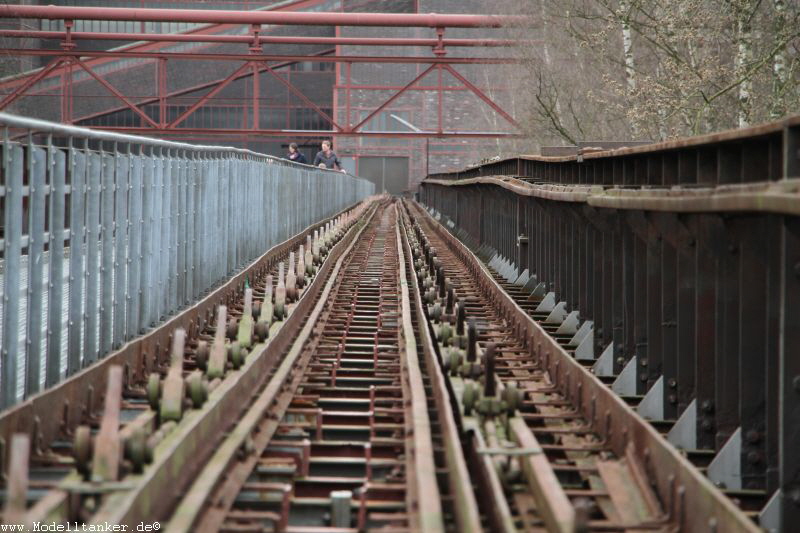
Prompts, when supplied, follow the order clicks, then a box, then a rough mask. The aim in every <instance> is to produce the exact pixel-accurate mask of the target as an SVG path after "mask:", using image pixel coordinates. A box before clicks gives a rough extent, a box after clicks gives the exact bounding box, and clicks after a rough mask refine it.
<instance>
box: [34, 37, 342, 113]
mask: <svg viewBox="0 0 800 533" xmlns="http://www.w3.org/2000/svg"><path fill="white" fill-rule="evenodd" d="M332 51H333V49H329V50H322V51H320V52H316V53H314V54H312V57H318V56H317V54H319V55H322V54H329V53H331V52H332ZM159 63H160V64H163V67H162V68H163V69H164V70H163V71H162V73H161V74H159V75H157V76H156V77H159V76H161V75H163V76H162V77H161V78H159V87H158V96H155V97H153V96H149V97H143V98H144V100H142V101H140V102H139V105H140V106H145V105H148V104H154V103H158V104H159V108H160V109H161V107H162V102H163V109H164V115H163V116H164V117H165V118H164V119H163V120H164V121H166V107H167V103H166V102H167V99H174V98H176V97H180V96H182V95H185V94H189V93H193V92H195V91H201V90H203V89H208V88H210V87H214V86H216V85H217V84H219V83H222V82H223V81H224V79H223V78H219V79H216V80H213V81H210V82H204V83H201V84H198V85H193V86H191V87H185V88H183V89H178V90H177V91H173V92H171V93H167V87H166V60H163V59H162V60H160V61H159ZM295 63H296V62H294V61H287V62H284V63H273V64H272V65H270V67H272V68H273V69H277V68H283V67H287V66H290V65H293V64H295ZM159 70H160V69H159ZM259 71H260V72H265V71H266V68H264V69H262V67H259ZM252 75H253V73H252V72H248V71H245V72H240V73H239V75H238V76H237V77H236V79H241V78H246V77H248V76H252ZM162 83H163V86H162ZM33 94H36V93H33ZM29 95H30V93H29ZM125 108H126V106H120V107H116V108H112V109H108V110H106V111H101V112H98V113H91V114H89V115H85V116H82V117H78V118H75V119H74V120H75V121H80V120H90V119H93V118H97V117H101V116H105V115H110V114H113V113H116V112H118V111H123V110H124V109H125ZM163 126H164V127H166V122H164V124H163Z"/></svg>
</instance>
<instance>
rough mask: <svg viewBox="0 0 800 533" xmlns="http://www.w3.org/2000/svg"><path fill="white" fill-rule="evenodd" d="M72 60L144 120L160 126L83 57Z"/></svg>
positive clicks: (151, 124) (153, 125)
mask: <svg viewBox="0 0 800 533" xmlns="http://www.w3.org/2000/svg"><path fill="white" fill-rule="evenodd" d="M72 61H73V62H75V64H76V65H78V66H79V67H81V68H82V69H83V70H85V71H86V73H87V74H89V75H90V76H91V77H93V78H94V79H96V80H97V82H98V83H99V84H100V85H102V86H103V87H105V88H106V89H108V90H109V91H110V92H111V93H112V94H113V95H114V96H116V97H117V98H119V99H120V100H122V101H123V103H125V105H126V106H128V107H129V108H130V109H131V111H133V112H134V113H136V114H137V115H139V116H140V117H141V118H142V120H144V121H145V122H147V123H148V124H150V126H152V127H153V128H157V127H158V124H156V123H155V122H154V121H153V119H151V118H150V117H148V116H147V113H145V112H144V111H142V110H141V109H139V107H137V106H136V104H134V103H133V102H131V101H130V100H128V98H127V97H126V96H125V95H124V94H122V93H121V92H119V90H117V88H116V87H114V86H113V85H111V84H110V83H108V81H106V80H105V79H104V78H102V77H100V76H98V75H97V73H95V72H94V71H93V70H92V69H91V68H89V66H88V65H86V63H84V62H83V61H81V59H80V58H79V57H73V58H72Z"/></svg>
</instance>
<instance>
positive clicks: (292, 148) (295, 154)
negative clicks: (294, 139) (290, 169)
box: [286, 143, 308, 164]
mask: <svg viewBox="0 0 800 533" xmlns="http://www.w3.org/2000/svg"><path fill="white" fill-rule="evenodd" d="M286 159H288V160H290V161H294V162H295V163H304V164H308V160H307V159H306V156H304V155H303V154H302V153H300V151H299V150H298V149H297V143H292V144H290V145H289V153H288V154H287V155H286Z"/></svg>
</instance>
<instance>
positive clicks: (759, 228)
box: [419, 117, 800, 531]
mask: <svg viewBox="0 0 800 533" xmlns="http://www.w3.org/2000/svg"><path fill="white" fill-rule="evenodd" d="M579 157H580V156H572V157H563V158H549V159H548V158H538V159H533V158H518V159H512V160H508V161H507V162H493V163H490V164H487V165H484V166H481V167H475V168H471V169H467V170H465V171H463V172H461V173H452V174H449V175H448V174H445V175H443V174H440V175H436V176H429V177H428V178H427V179H426V180H424V181H423V182H422V184H421V186H420V190H419V199H420V202H422V203H423V204H424V205H425V206H427V207H428V208H431V209H433V210H434V212H435V213H436V215H437V216H438V217H439V219H440V220H441V222H442V223H443V224H445V225H446V227H448V228H450V229H451V230H452V232H453V233H454V234H456V235H457V236H458V237H459V238H460V239H461V240H462V241H464V242H465V243H466V244H467V245H468V246H471V247H472V248H473V249H474V250H476V252H477V253H478V254H479V255H480V256H481V257H482V258H483V259H485V260H486V262H487V263H488V264H489V265H491V266H492V267H494V268H495V269H496V270H497V271H498V272H500V274H501V275H502V276H504V277H505V279H506V280H507V281H508V282H509V284H512V285H513V284H517V285H523V286H522V287H515V290H518V291H520V292H522V291H523V290H524V291H525V293H527V294H531V295H533V293H535V298H531V299H532V300H535V301H538V300H536V298H540V297H544V298H546V299H547V300H548V302H549V303H547V305H545V306H543V307H542V309H540V311H541V310H543V309H548V310H553V309H558V310H559V313H561V315H558V316H561V317H566V316H567V313H572V319H573V320H575V321H576V322H575V324H576V326H577V324H578V323H579V321H580V324H581V331H582V332H583V333H584V335H583V336H582V337H580V343H578V342H575V343H574V344H572V345H571V349H574V356H575V358H576V359H579V360H583V361H584V362H585V364H587V365H592V369H593V372H594V373H595V374H596V375H597V376H599V377H600V378H602V379H604V380H606V381H607V382H608V383H609V384H611V387H612V389H613V390H614V391H615V392H617V393H618V394H620V395H621V396H624V397H626V398H627V399H628V400H629V401H630V402H631V405H636V409H637V411H638V412H639V413H640V414H641V415H642V416H644V417H646V418H649V419H651V420H654V421H656V422H657V423H658V424H660V426H659V427H660V428H661V429H662V430H664V431H665V432H666V430H667V429H668V430H669V432H668V433H667V438H668V440H669V441H670V442H672V443H673V444H675V445H676V446H678V447H680V448H683V449H686V450H689V451H690V454H689V455H690V457H703V454H705V458H706V459H705V460H706V462H707V465H708V466H707V469H706V471H707V475H708V477H709V478H710V479H711V480H712V481H713V482H715V483H717V484H718V485H720V486H722V487H725V488H726V490H727V491H729V492H730V493H731V494H733V495H734V496H736V494H737V493H736V491H746V492H747V493H748V494H749V497H750V500H749V501H748V504H747V505H748V506H749V507H748V508H749V509H754V510H759V509H760V510H761V514H760V517H759V521H760V522H759V523H760V525H761V526H762V527H765V528H766V529H768V530H778V531H783V530H787V531H788V530H789V529H791V528H790V527H789V526H788V524H792V523H797V521H798V520H800V454H798V453H797V452H796V451H797V450H798V449H800V430H799V429H798V427H799V426H798V424H799V423H800V117H792V118H789V119H786V120H784V121H782V122H776V123H773V124H767V125H763V126H757V127H754V128H751V129H746V130H737V131H731V132H723V133H718V134H714V135H709V136H706V137H699V138H688V139H680V140H676V141H670V142H667V143H663V144H660V145H652V146H645V147H637V148H628V149H625V150H619V151H614V152H608V153H605V154H590V155H585V156H584V157H583V159H580V158H579ZM509 163H510V164H509ZM503 173H506V174H505V175H503ZM514 176H516V178H515V177H514ZM551 304H552V305H551ZM554 313H555V312H554ZM556 314H557V313H556ZM556 314H554V316H555V315H556ZM549 321H550V319H548V322H549ZM584 326H585V327H584ZM629 438H631V441H632V442H633V441H635V438H634V437H633V436H629ZM741 493H742V492H739V494H741ZM780 521H782V523H783V524H784V526H783V529H781V527H779V526H777V525H775V524H778V523H779V522H780Z"/></svg>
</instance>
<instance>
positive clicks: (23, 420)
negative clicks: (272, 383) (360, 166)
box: [0, 220, 329, 523]
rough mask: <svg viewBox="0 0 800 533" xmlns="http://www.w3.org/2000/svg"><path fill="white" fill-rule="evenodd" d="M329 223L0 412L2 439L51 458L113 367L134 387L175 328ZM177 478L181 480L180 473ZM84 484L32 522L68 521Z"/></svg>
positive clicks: (188, 327)
mask: <svg viewBox="0 0 800 533" xmlns="http://www.w3.org/2000/svg"><path fill="white" fill-rule="evenodd" d="M328 222H329V221H327V220H326V221H322V222H319V223H315V224H314V225H312V226H310V227H309V228H307V229H306V231H304V232H302V233H300V234H298V235H297V236H295V237H293V238H291V239H289V240H287V241H285V242H283V243H281V244H279V245H276V246H274V247H273V248H271V249H270V250H268V251H267V252H266V253H265V254H263V255H262V256H261V257H259V258H257V259H256V260H255V261H253V262H252V263H251V264H250V265H249V266H248V267H247V268H245V269H243V270H242V271H241V272H240V273H238V274H236V275H235V276H233V278H231V279H230V280H229V281H228V282H227V283H225V284H224V285H222V286H221V287H219V288H218V289H216V290H214V291H213V292H211V293H210V294H209V295H208V296H206V297H205V298H204V299H203V300H201V301H200V302H198V303H197V304H195V305H194V306H192V307H190V308H189V309H186V310H185V311H183V312H182V313H180V314H178V315H177V316H175V317H173V318H172V319H170V320H169V321H167V322H166V323H165V324H164V325H162V326H161V327H159V328H157V329H155V330H153V331H151V332H150V333H148V334H146V335H144V336H142V337H139V338H137V339H135V340H133V341H131V342H129V343H127V344H126V345H124V346H123V347H121V348H120V349H119V350H118V351H116V352H114V353H112V354H110V355H109V356H108V357H106V358H104V359H102V360H100V361H99V362H98V363H96V364H94V365H92V366H90V367H87V368H86V369H85V370H83V371H81V372H79V373H78V374H75V375H74V376H72V377H70V378H69V379H67V380H65V381H63V382H61V383H59V384H58V385H56V386H55V387H53V388H51V389H48V390H46V391H44V392H43V393H41V394H39V395H36V396H34V397H32V398H30V399H29V400H27V401H25V402H23V403H21V404H19V405H17V406H15V407H14V408H12V409H9V410H7V411H5V412H3V413H2V414H0V435H1V436H2V437H3V438H4V439H10V438H11V436H12V435H13V434H18V433H27V434H29V435H30V438H31V443H32V449H33V450H36V455H37V457H38V456H43V457H44V458H45V459H47V458H48V457H49V456H52V452H50V445H51V443H53V442H57V441H58V439H59V436H61V437H63V438H69V435H72V434H74V433H75V429H76V426H77V425H78V424H80V423H82V421H85V420H91V419H92V417H94V416H95V411H96V409H97V408H98V407H99V406H100V402H98V401H97V397H99V396H100V395H99V394H95V391H101V390H104V389H105V388H106V386H107V376H108V372H109V370H110V369H112V368H114V367H120V368H124V369H125V382H126V384H127V386H128V387H135V386H136V384H138V383H142V382H143V380H145V379H146V376H147V373H148V372H149V371H150V370H154V369H157V368H158V366H159V365H160V360H163V358H164V357H163V355H164V353H165V351H166V350H167V348H168V347H169V345H170V342H171V338H172V332H173V331H175V330H177V329H183V330H185V331H189V332H192V331H200V330H202V329H203V328H205V327H206V325H207V323H209V322H210V317H212V314H213V313H212V311H213V310H216V308H217V306H219V305H220V304H225V305H228V306H231V304H233V303H234V302H235V300H236V299H237V298H238V297H240V296H241V294H242V286H243V284H244V282H245V280H246V279H251V280H255V279H258V278H260V277H263V276H265V275H266V271H267V270H268V269H270V268H271V267H272V266H273V265H275V264H276V262H277V261H279V260H283V259H284V258H285V257H286V256H288V254H289V250H290V249H293V248H294V247H296V246H298V245H300V244H302V243H303V242H305V240H306V235H307V233H308V232H311V231H313V230H315V229H316V228H320V227H324V226H325V225H326V224H327V223H328ZM237 379H238V378H237ZM226 386H227V385H226ZM220 390H221V389H220ZM218 395H219V394H218ZM189 417H195V418H196V414H195V413H190V414H189ZM155 424H156V421H155V417H154V416H149V417H138V418H137V419H136V420H135V421H134V422H133V423H132V426H135V427H123V428H122V431H123V433H127V434H130V433H132V432H133V431H136V430H137V429H141V430H146V429H147V428H148V427H149V428H150V429H151V430H152V429H155ZM176 435H177V434H176V432H172V433H171V434H170V435H169V437H170V440H171V441H172V442H173V443H174V442H175V441H176V440H180V439H179V438H177V437H176ZM201 442H202V441H201ZM196 444H200V443H196ZM203 445H204V444H201V445H200V446H199V448H202V446H203ZM196 451H198V452H200V451H201V450H199V449H197V450H196ZM162 455H164V454H162ZM167 455H168V454H167ZM162 459H163V457H162ZM173 481H177V478H176V479H175V480H173ZM81 486H82V478H81V476H67V477H66V478H65V479H64V483H63V490H61V488H59V487H57V488H56V489H55V490H52V491H50V492H49V493H48V494H47V495H46V496H45V497H44V498H42V499H41V500H39V501H38V502H36V504H35V505H34V507H33V508H31V509H30V510H29V513H28V515H27V516H28V518H30V522H31V523H33V522H37V521H41V520H47V519H58V520H68V519H69V518H68V517H69V516H70V513H72V512H74V508H73V505H72V503H71V499H70V497H69V495H70V493H71V492H73V491H75V490H78V492H79V493H80V492H81V491H82V490H85V489H86V487H83V489H81ZM128 488H130V487H128ZM90 492H91V489H90Z"/></svg>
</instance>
